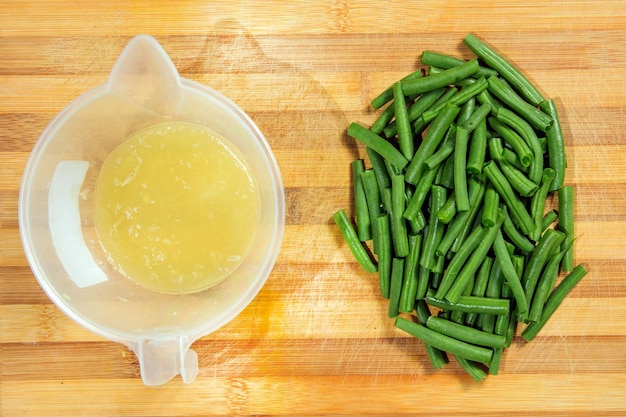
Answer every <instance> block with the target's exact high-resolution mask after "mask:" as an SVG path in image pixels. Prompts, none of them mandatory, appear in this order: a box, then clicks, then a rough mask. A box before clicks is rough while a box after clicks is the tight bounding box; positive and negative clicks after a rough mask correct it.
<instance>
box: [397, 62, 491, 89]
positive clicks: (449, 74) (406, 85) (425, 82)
mask: <svg viewBox="0 0 626 417" xmlns="http://www.w3.org/2000/svg"><path fill="white" fill-rule="evenodd" d="M479 69H480V67H479V65H478V61H477V60H476V59H471V60H469V61H467V62H465V63H463V64H461V65H458V66H456V67H452V68H449V69H447V70H445V71H443V72H441V73H439V74H433V75H428V76H426V77H421V78H415V79H413V80H405V81H402V91H403V92H404V94H405V95H411V94H421V93H424V92H426V91H431V90H434V89H436V88H440V87H445V86H447V85H450V84H454V83H455V82H456V81H459V80H462V79H464V78H467V77H469V76H472V75H474V74H475V73H476V72H477V71H478V70H479Z"/></svg>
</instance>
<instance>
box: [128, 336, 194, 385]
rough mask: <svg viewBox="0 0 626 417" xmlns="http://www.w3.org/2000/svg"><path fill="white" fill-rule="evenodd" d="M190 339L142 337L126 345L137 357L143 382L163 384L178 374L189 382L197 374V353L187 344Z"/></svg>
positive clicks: (189, 343)
mask: <svg viewBox="0 0 626 417" xmlns="http://www.w3.org/2000/svg"><path fill="white" fill-rule="evenodd" d="M191 343H193V341H189V340H188V338H187V337H185V336H182V337H177V338H169V339H141V340H139V341H138V342H137V343H136V344H133V345H129V347H130V348H131V349H132V350H133V352H135V355H136V356H137V359H138V360H139V369H140V371H141V379H142V380H143V382H144V384H146V385H149V386H156V385H162V384H165V383H166V382H167V381H169V380H170V379H172V378H174V377H175V376H176V375H178V374H180V376H181V377H182V379H183V382H185V383H187V384H189V383H191V382H193V381H194V380H195V379H196V376H197V375H198V355H197V353H196V352H195V351H194V350H193V349H190V348H189V347H190V346H191Z"/></svg>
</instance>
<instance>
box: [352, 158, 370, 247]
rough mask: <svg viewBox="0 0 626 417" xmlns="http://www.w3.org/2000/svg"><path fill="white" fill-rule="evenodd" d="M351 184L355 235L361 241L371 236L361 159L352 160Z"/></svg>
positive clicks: (363, 169)
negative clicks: (354, 214) (352, 188)
mask: <svg viewBox="0 0 626 417" xmlns="http://www.w3.org/2000/svg"><path fill="white" fill-rule="evenodd" d="M351 166H352V185H353V187H354V209H355V212H356V226H357V235H358V236H359V240H360V241H361V242H365V241H367V240H370V239H371V238H372V225H371V218H370V213H369V208H368V206H367V199H366V197H365V188H364V187H363V181H362V180H361V174H362V173H363V171H365V167H364V165H363V160H362V159H355V160H354V161H352V164H351Z"/></svg>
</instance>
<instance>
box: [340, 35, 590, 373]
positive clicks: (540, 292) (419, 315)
mask: <svg viewBox="0 0 626 417" xmlns="http://www.w3.org/2000/svg"><path fill="white" fill-rule="evenodd" d="M464 42H465V44H466V45H467V47H469V49H470V50H471V51H472V52H473V53H474V54H475V55H476V58H474V59H470V60H461V59H457V58H454V57H451V56H447V55H444V54H440V53H436V52H432V51H425V52H423V53H422V56H421V61H422V64H423V65H424V69H423V70H422V69H419V70H418V71H415V72H414V73H412V74H409V75H407V76H406V77H404V78H403V79H401V80H399V81H397V82H395V83H393V84H392V85H391V86H390V87H389V88H387V89H386V90H385V91H384V92H382V93H381V94H380V95H379V96H377V97H376V98H374V99H373V100H372V106H373V107H374V108H375V109H382V112H381V113H380V116H379V117H378V118H377V119H376V121H375V122H374V123H373V124H372V126H371V127H369V128H367V127H364V126H362V125H360V124H358V123H351V124H350V125H349V127H348V129H347V133H348V135H349V136H351V137H352V138H354V139H356V140H357V141H358V142H360V143H361V144H363V145H365V151H366V153H367V159H368V161H369V166H367V167H366V165H365V162H364V160H363V159H358V160H355V161H354V162H353V163H352V180H353V181H352V182H353V186H354V190H353V191H354V206H355V219H354V220H353V219H350V218H349V217H348V216H347V214H346V212H345V211H344V210H339V211H337V212H336V213H335V214H334V215H333V219H334V221H335V222H336V223H337V225H338V226H339V229H340V231H341V233H342V234H343V236H344V238H345V240H346V242H347V244H348V247H349V248H350V249H351V251H352V253H353V254H354V256H355V258H356V260H357V261H358V262H359V263H360V264H361V266H362V267H363V268H364V269H365V270H366V271H368V272H371V273H378V278H379V285H380V292H381V295H382V296H383V297H384V298H386V299H388V301H389V317H390V318H392V319H395V326H396V327H397V328H398V329H401V330H403V331H405V332H407V333H409V334H411V335H413V336H415V337H416V338H418V339H420V340H422V341H423V343H424V345H425V347H426V352H427V355H428V357H429V359H430V361H431V363H432V365H433V367H434V368H440V367H442V366H443V365H444V364H446V363H447V362H448V360H449V356H454V358H455V359H456V361H457V362H458V363H459V365H460V366H461V367H462V368H463V369H465V370H466V371H467V372H468V374H469V375H471V377H472V378H474V379H475V380H477V381H480V380H483V379H484V378H485V377H486V376H487V375H488V374H492V375H495V374H497V373H498V368H499V364H500V360H501V357H502V353H503V350H504V348H506V347H509V346H510V345H511V342H512V340H513V338H514V336H515V334H516V332H517V327H518V325H523V326H525V328H524V329H523V331H522V332H521V337H522V338H523V339H524V340H526V341H531V340H532V339H533V338H534V337H535V336H536V335H537V334H538V332H539V331H540V330H541V329H542V328H543V327H544V325H545V324H546V322H547V321H548V319H549V318H550V317H551V316H552V314H553V313H554V312H555V310H556V309H557V307H558V306H559V305H560V304H561V302H562V301H563V299H564V298H565V297H566V296H567V295H568V293H569V292H570V291H571V290H572V289H573V288H574V286H575V285H576V284H577V283H578V282H579V281H580V280H581V279H582V278H583V276H584V275H585V274H586V273H587V271H586V270H585V268H584V267H583V266H582V265H576V266H574V259H573V253H574V252H573V244H574V195H573V193H574V189H573V187H572V186H571V185H565V181H564V180H565V168H566V156H565V147H564V141H563V133H562V130H561V126H560V124H559V119H558V114H557V110H556V107H555V104H554V101H553V100H552V99H549V100H546V99H544V98H543V97H542V95H541V94H540V93H539V91H538V90H537V89H536V88H535V87H534V86H533V85H532V84H531V83H530V82H529V81H528V79H526V78H525V77H524V75H523V74H522V73H521V72H520V71H519V70H517V69H516V68H515V67H514V66H513V65H511V64H510V63H509V62H508V61H506V60H505V59H504V58H503V57H502V56H501V55H500V54H498V53H497V52H496V51H495V50H494V49H492V48H491V47H489V46H488V45H486V44H485V43H483V42H482V41H481V40H479V39H478V38H476V37H475V36H473V35H472V34H468V35H467V36H466V37H465V39H464ZM550 204H552V205H553V206H554V208H551V207H550ZM561 275H566V276H565V277H564V278H562V277H561ZM560 278H562V279H560Z"/></svg>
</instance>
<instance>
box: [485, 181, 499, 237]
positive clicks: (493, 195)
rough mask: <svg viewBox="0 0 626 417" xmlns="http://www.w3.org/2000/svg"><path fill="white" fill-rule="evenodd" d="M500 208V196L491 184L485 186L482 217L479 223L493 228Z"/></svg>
mask: <svg viewBox="0 0 626 417" xmlns="http://www.w3.org/2000/svg"><path fill="white" fill-rule="evenodd" d="M499 208H500V194H498V192H497V191H496V189H495V188H494V187H493V184H492V183H489V184H487V188H486V189H485V198H484V199H483V215H482V219H481V223H482V225H483V226H485V227H493V225H494V224H496V221H497V220H498V209H499Z"/></svg>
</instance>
